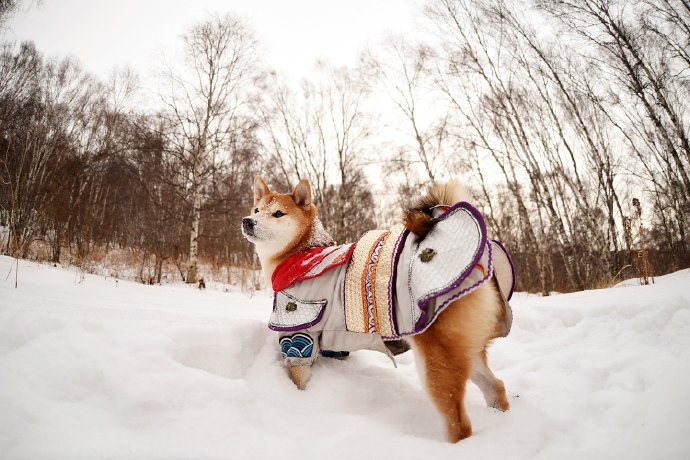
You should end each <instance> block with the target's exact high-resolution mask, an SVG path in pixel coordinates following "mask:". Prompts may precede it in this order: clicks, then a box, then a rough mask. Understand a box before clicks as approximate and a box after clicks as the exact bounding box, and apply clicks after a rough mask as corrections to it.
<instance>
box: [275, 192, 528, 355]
mask: <svg viewBox="0 0 690 460" xmlns="http://www.w3.org/2000/svg"><path fill="white" fill-rule="evenodd" d="M442 212H443V213H442V214H440V215H438V216H437V217H435V218H434V219H435V220H436V222H435V225H434V227H433V228H432V229H431V231H430V232H429V233H428V234H427V235H426V236H425V237H424V238H420V237H418V236H417V235H415V234H414V233H411V232H410V231H408V230H406V229H405V228H404V227H403V226H402V225H399V226H396V227H394V228H392V229H390V230H372V231H369V232H367V233H365V234H364V235H363V236H362V237H361V238H360V239H359V240H358V241H357V242H356V243H351V244H346V245H341V246H327V247H316V248H311V249H309V250H307V251H304V252H302V253H299V254H295V255H293V256H291V257H289V258H287V259H286V260H284V261H283V262H282V263H281V264H280V265H279V266H278V267H277V268H276V270H275V272H274V273H273V277H272V280H271V281H272V287H273V290H274V293H275V294H274V298H273V311H272V313H271V317H270V320H269V324H268V327H269V328H270V329H272V330H274V331H278V332H280V339H279V344H280V349H281V352H282V354H283V357H284V358H285V359H286V362H287V364H288V365H289V366H294V365H309V364H311V362H312V361H313V360H314V359H316V357H317V356H318V354H319V351H320V350H334V351H356V350H361V349H369V350H375V351H380V352H383V353H386V354H387V355H388V356H390V357H391V358H392V355H391V353H390V352H389V351H388V349H387V348H386V346H385V343H384V341H386V340H396V339H400V338H402V337H405V336H409V335H414V334H419V333H421V332H423V331H425V330H426V329H427V328H428V327H429V326H430V325H431V324H432V323H433V322H434V320H435V319H436V318H437V317H438V315H439V314H440V313H441V312H442V311H443V310H444V309H445V308H446V307H447V306H448V305H449V304H450V303H451V302H452V301H454V300H456V299H459V298H460V297H462V296H464V295H467V294H468V293H470V292H472V291H473V290H475V289H477V288H478V287H480V286H481V285H482V284H484V283H486V282H489V281H491V279H492V278H493V277H494V276H495V278H496V281H497V282H498V287H499V289H498V290H499V292H500V294H501V297H502V300H503V308H504V314H503V315H502V317H503V321H502V322H500V323H499V330H498V331H497V334H496V336H497V337H498V336H506V335H507V334H508V332H509V331H510V326H511V323H512V313H511V310H510V304H509V303H508V300H510V297H511V296H512V293H513V290H514V288H515V271H514V267H513V263H512V260H511V258H510V255H509V253H508V251H507V250H506V249H505V248H504V247H503V245H502V244H501V243H499V242H498V241H494V240H490V239H488V238H487V234H486V224H485V223H484V219H483V217H482V215H481V214H480V213H479V211H477V209H475V208H474V207H473V206H472V205H470V204H469V203H466V202H460V203H457V204H455V205H454V206H452V207H442ZM435 214H436V213H435Z"/></svg>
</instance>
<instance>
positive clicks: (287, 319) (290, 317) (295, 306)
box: [268, 291, 328, 331]
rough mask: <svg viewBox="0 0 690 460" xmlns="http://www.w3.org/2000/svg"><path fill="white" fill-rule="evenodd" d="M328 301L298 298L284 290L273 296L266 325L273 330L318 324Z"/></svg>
mask: <svg viewBox="0 0 690 460" xmlns="http://www.w3.org/2000/svg"><path fill="white" fill-rule="evenodd" d="M327 304H328V301H327V300H326V299H323V300H299V299H297V298H296V297H294V296H292V295H290V294H288V293H287V292H285V291H278V292H276V293H275V296H274V297H273V312H271V318H270V320H269V322H268V327H269V328H270V329H272V330H274V331H300V330H303V329H307V328H310V327H312V326H314V325H316V324H318V323H319V322H320V321H321V320H322V319H323V314H324V312H325V311H326V305H327Z"/></svg>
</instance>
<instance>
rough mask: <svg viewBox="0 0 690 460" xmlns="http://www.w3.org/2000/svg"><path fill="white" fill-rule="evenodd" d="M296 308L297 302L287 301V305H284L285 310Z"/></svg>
mask: <svg viewBox="0 0 690 460" xmlns="http://www.w3.org/2000/svg"><path fill="white" fill-rule="evenodd" d="M295 310H297V304H296V303H295V302H288V304H287V305H285V311H295Z"/></svg>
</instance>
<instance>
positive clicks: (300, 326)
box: [268, 291, 328, 332]
mask: <svg viewBox="0 0 690 460" xmlns="http://www.w3.org/2000/svg"><path fill="white" fill-rule="evenodd" d="M278 292H282V291H278ZM278 292H276V293H275V295H274V296H273V311H275V310H276V302H277V300H278V299H277V298H278ZM283 294H285V295H286V296H287V297H289V298H290V299H292V300H297V299H295V298H294V297H292V296H290V295H288V294H286V293H283ZM298 302H300V303H306V304H316V303H319V304H323V305H321V310H320V311H319V314H318V315H316V319H314V320H313V321H309V322H308V323H302V324H298V325H296V326H278V325H275V324H273V323H271V322H269V323H268V328H269V329H270V330H272V331H278V332H297V331H302V330H304V329H309V328H310V327H312V326H315V325H317V324H319V322H320V321H321V320H322V319H323V314H324V313H325V312H326V306H327V305H328V301H327V300H298Z"/></svg>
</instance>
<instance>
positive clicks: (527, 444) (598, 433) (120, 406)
mask: <svg viewBox="0 0 690 460" xmlns="http://www.w3.org/2000/svg"><path fill="white" fill-rule="evenodd" d="M13 267H14V260H13V259H10V258H8V257H0V414H1V416H0V452H1V454H0V457H2V458H3V459H51V460H53V459H94V458H109V459H221V458H222V459H235V458H238V459H239V458H242V459H263V458H288V459H291V458H307V459H312V458H314V459H316V458H320V459H323V458H328V459H340V458H342V459H351V458H356V457H361V458H374V459H377V458H384V457H385V458H396V459H408V458H409V459H413V458H414V459H420V458H435V459H444V458H483V459H491V458H496V459H498V458H501V459H503V458H516V459H520V458H525V459H527V458H530V459H553V458H558V459H582V458H587V459H588V460H592V459H611V458H626V459H649V458H654V459H676V458H677V459H681V458H690V436H688V435H689V434H690V399H689V398H688V397H687V388H689V387H690V346H689V345H690V333H689V329H690V293H689V292H688V286H690V283H689V281H690V271H688V270H684V271H681V272H676V273H674V274H671V275H668V276H664V277H658V278H656V280H655V281H656V284H655V285H652V286H627V287H616V288H611V289H604V290H597V291H585V292H579V293H574V294H563V295H556V296H552V297H546V298H542V297H538V296H534V295H525V294H517V295H516V296H515V297H514V299H513V301H512V302H511V303H512V304H513V309H514V314H515V322H514V325H513V331H512V332H511V334H510V336H508V338H506V339H501V340H498V341H497V342H496V343H495V345H494V346H493V347H492V352H491V354H490V359H491V363H492V368H493V369H494V371H495V373H496V374H497V375H498V376H499V377H500V378H501V379H503V380H504V381H505V383H506V387H507V388H508V391H509V394H510V401H511V404H512V409H511V410H510V411H509V412H507V413H501V412H498V411H496V410H493V409H489V408H487V407H486V406H485V404H484V400H483V397H482V395H481V393H480V392H479V390H478V389H477V388H476V387H474V386H473V385H471V384H470V385H469V391H468V394H467V404H468V410H469V413H470V418H471V420H472V424H473V429H474V434H473V436H472V437H471V438H469V439H467V440H464V441H461V442H460V443H459V444H454V445H453V444H447V443H446V442H445V441H444V438H443V424H442V421H441V419H440V417H439V416H438V415H437V413H436V411H435V410H434V408H433V406H432V404H431V402H430V401H429V400H428V399H427V397H426V394H425V393H424V391H423V389H422V387H421V385H420V383H419V379H418V377H417V375H416V372H415V367H414V358H413V355H412V353H406V354H405V355H402V356H400V357H399V359H398V368H397V369H396V368H394V367H393V366H392V365H391V363H390V361H389V359H388V358H387V357H386V356H384V355H382V354H376V353H369V352H359V353H354V354H352V355H351V357H350V358H349V359H347V360H345V361H338V360H332V359H326V358H322V359H319V360H318V361H317V364H316V365H315V367H314V369H313V378H312V381H311V382H310V384H309V386H308V389H307V390H306V391H299V390H297V389H296V388H295V387H294V385H293V384H292V382H291V381H290V380H289V379H288V377H287V375H286V372H285V369H284V368H282V367H281V358H280V354H279V352H278V347H277V339H276V337H275V335H274V333H273V332H271V331H269V330H268V328H267V327H266V321H267V319H268V316H269V313H270V309H271V299H270V297H269V296H268V295H267V294H266V293H258V294H256V295H255V296H254V297H252V298H249V297H247V296H245V295H244V294H241V293H238V292H223V291H222V290H205V291H199V290H198V289H196V288H193V287H190V286H184V285H172V286H144V285H140V284H136V283H132V282H126V281H119V282H118V281H116V280H114V279H112V278H104V277H98V276H93V275H83V274H81V273H79V272H77V271H76V270H75V269H73V268H72V269H69V268H54V267H52V266H49V265H40V264H36V263H31V262H26V261H20V262H19V276H18V288H17V289H15V288H14V277H15V274H14V271H13V270H14V268H13Z"/></svg>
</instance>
